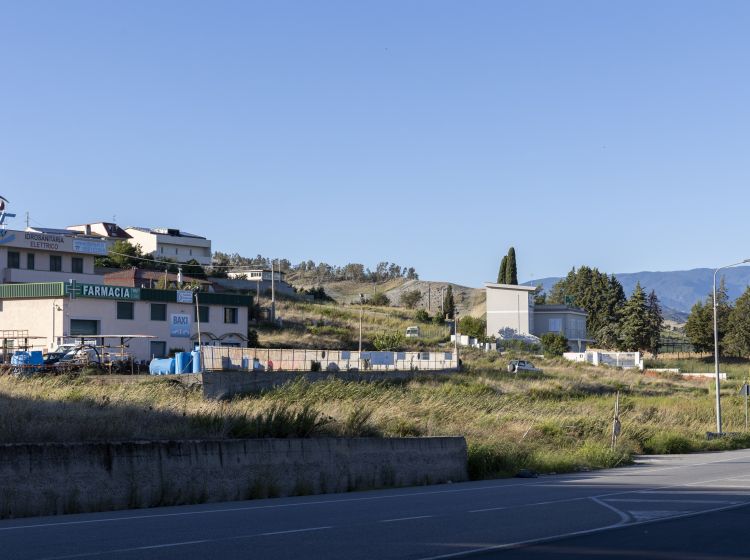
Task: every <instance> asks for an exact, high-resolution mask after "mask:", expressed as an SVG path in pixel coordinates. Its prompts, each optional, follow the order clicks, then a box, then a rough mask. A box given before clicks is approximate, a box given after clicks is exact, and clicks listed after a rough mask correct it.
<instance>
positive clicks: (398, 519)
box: [379, 515, 435, 523]
mask: <svg viewBox="0 0 750 560" xmlns="http://www.w3.org/2000/svg"><path fill="white" fill-rule="evenodd" d="M428 517H435V516H434V515H415V516H414V517H397V518H396V519H382V520H381V521H379V523H395V522H396V521H411V520H412V519H427V518H428Z"/></svg>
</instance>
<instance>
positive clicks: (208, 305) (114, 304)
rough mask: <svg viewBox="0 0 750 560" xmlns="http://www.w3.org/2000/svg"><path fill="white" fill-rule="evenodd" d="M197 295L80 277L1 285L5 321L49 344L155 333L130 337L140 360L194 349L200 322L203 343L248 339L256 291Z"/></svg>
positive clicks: (9, 326) (242, 342) (238, 343)
mask: <svg viewBox="0 0 750 560" xmlns="http://www.w3.org/2000/svg"><path fill="white" fill-rule="evenodd" d="M198 298H199V299H198V306H197V307H198V309H196V305H195V301H194V299H193V294H192V292H189V291H178V290H153V289H148V288H132V287H124V286H104V285H100V284H86V283H79V282H68V283H63V282H47V283H35V284H5V285H0V325H1V328H2V330H24V331H27V333H28V334H29V336H34V337H36V336H40V337H45V339H46V347H47V348H48V349H52V348H55V347H56V346H57V345H58V344H59V343H61V342H63V341H64V340H65V339H66V338H68V339H70V337H80V338H83V337H85V338H86V339H96V338H97V335H100V336H101V335H109V336H112V335H117V336H127V335H150V336H153V337H154V338H150V339H137V338H134V339H132V340H130V341H129V343H128V344H129V349H128V352H129V353H130V354H132V355H133V356H134V357H135V359H137V360H150V359H151V358H153V357H163V356H166V355H167V353H168V352H169V350H170V349H174V348H179V349H182V350H190V349H192V348H193V345H194V344H195V343H197V341H198V323H199V322H200V337H201V342H202V343H203V344H204V345H212V346H238V347H244V346H246V345H247V326H248V314H249V310H250V306H251V305H252V298H251V297H249V296H240V295H233V294H205V293H200V294H199V295H198ZM199 320H200V321H199ZM110 342H111V343H113V344H114V341H110Z"/></svg>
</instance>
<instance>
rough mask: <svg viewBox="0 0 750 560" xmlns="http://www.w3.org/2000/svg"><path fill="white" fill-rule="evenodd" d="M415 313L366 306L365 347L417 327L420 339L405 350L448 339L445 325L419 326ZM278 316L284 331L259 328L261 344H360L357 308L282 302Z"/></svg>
mask: <svg viewBox="0 0 750 560" xmlns="http://www.w3.org/2000/svg"><path fill="white" fill-rule="evenodd" d="M415 314H416V310H411V309H401V308H393V307H375V306H365V308H364V318H363V321H362V341H363V345H364V348H372V339H373V338H374V337H375V336H376V335H377V334H379V333H382V332H394V331H398V332H401V333H405V332H406V328H407V327H409V326H411V325H419V328H420V331H421V332H422V336H421V337H420V338H418V339H417V338H413V339H407V340H406V341H405V344H406V348H405V349H407V350H416V349H421V348H434V347H436V346H438V345H439V344H441V343H444V342H445V341H447V340H448V338H449V334H448V328H447V327H446V326H444V325H434V324H431V323H430V324H425V323H418V322H417V321H416V319H415ZM277 315H278V316H279V317H281V318H282V319H283V321H284V328H283V329H269V328H262V329H260V330H259V331H258V335H259V340H260V343H261V344H262V345H263V346H268V347H272V348H327V349H332V350H354V349H356V348H357V346H358V343H359V306H358V305H337V304H323V303H301V302H294V301H282V302H279V303H278V304H277Z"/></svg>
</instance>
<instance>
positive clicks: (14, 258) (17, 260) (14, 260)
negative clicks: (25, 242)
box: [8, 251, 21, 268]
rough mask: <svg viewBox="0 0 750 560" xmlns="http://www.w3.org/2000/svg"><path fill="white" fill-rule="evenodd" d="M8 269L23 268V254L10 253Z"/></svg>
mask: <svg viewBox="0 0 750 560" xmlns="http://www.w3.org/2000/svg"><path fill="white" fill-rule="evenodd" d="M8 268H21V253H17V252H16V251H8Z"/></svg>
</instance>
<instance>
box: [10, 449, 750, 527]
mask: <svg viewBox="0 0 750 560" xmlns="http://www.w3.org/2000/svg"><path fill="white" fill-rule="evenodd" d="M740 459H750V455H735V456H733V457H731V458H729V459H718V460H716V461H705V462H703V463H690V464H686V465H674V466H670V467H659V466H655V467H647V468H645V469H643V470H639V469H638V467H624V468H623V469H622V471H620V472H613V471H612V470H608V471H607V476H608V477H612V478H621V477H623V476H630V475H633V474H637V475H641V474H645V473H649V472H661V471H666V470H674V469H686V468H694V467H700V466H705V465H713V464H716V463H728V462H732V461H738V460H740ZM596 475H597V473H596V472H592V473H582V474H579V475H576V474H567V475H561V476H563V477H564V478H565V479H566V480H567V481H569V482H568V483H567V484H563V486H568V487H571V488H575V487H576V482H577V481H579V480H583V481H586V480H590V479H591V478H597V476H596ZM599 478H601V476H599ZM717 480H725V479H717ZM705 482H712V481H705ZM702 483H703V482H699V483H697V484H702ZM553 484H554V483H544V482H536V481H535V482H521V483H515V484H493V485H484V486H472V487H469V488H454V489H451V490H432V491H418V492H408V491H407V492H400V493H396V494H388V495H385V496H367V497H361V498H341V499H335V498H333V499H330V500H314V501H304V502H294V503H290V504H269V505H263V506H244V507H234V508H232V507H228V508H218V509H205V510H199V511H180V512H174V513H152V514H142V515H128V516H122V517H117V516H114V517H105V518H101V519H85V520H79V521H56V522H51V523H36V524H28V525H15V526H10V527H0V531H17V530H21V529H36V528H42V527H60V526H66V525H90V524H95V523H116V522H118V521H137V520H141V519H157V518H162V517H183V516H191V515H210V514H216V513H234V512H239V511H252V510H262V509H278V508H290V507H303V506H313V505H336V504H341V503H347V502H366V501H374V500H389V499H398V498H411V497H413V496H430V495H438V494H459V493H465V492H477V491H484V490H505V489H507V488H518V487H522V486H546V485H549V486H552V485H553ZM674 486H687V484H683V485H674ZM674 486H672V487H674ZM659 488H670V486H662V487H656V488H653V489H651V490H652V491H653V490H658V489H659ZM630 492H636V490H630V491H629V492H622V493H630ZM188 507H190V506H188Z"/></svg>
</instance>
